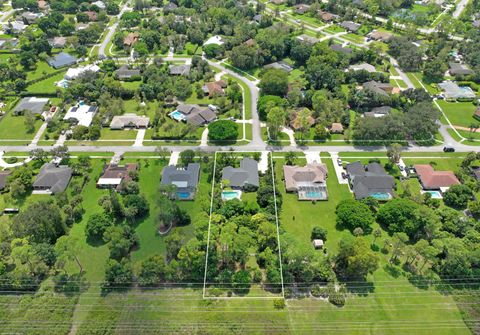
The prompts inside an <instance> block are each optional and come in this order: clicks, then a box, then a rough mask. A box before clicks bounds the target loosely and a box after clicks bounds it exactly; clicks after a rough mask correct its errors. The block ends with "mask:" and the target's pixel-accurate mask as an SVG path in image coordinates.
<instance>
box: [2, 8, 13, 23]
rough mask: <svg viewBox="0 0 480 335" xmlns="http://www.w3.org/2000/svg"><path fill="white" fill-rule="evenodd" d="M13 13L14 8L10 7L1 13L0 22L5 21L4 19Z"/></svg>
mask: <svg viewBox="0 0 480 335" xmlns="http://www.w3.org/2000/svg"><path fill="white" fill-rule="evenodd" d="M13 13H15V9H11V10H9V11H7V12H5V13H3V14H2V16H0V22H1V23H6V21H5V20H7V19H8V18H9V17H10V16H11V15H13Z"/></svg>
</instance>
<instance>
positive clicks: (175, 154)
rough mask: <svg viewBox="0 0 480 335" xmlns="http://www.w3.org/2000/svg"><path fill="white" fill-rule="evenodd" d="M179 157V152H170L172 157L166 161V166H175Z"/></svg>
mask: <svg viewBox="0 0 480 335" xmlns="http://www.w3.org/2000/svg"><path fill="white" fill-rule="evenodd" d="M179 157H180V151H174V152H172V155H171V156H170V160H169V161H168V165H177V163H178V158H179Z"/></svg>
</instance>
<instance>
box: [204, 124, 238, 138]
mask: <svg viewBox="0 0 480 335" xmlns="http://www.w3.org/2000/svg"><path fill="white" fill-rule="evenodd" d="M237 137H238V125H237V124H236V123H235V122H233V121H230V120H219V121H216V122H213V123H210V124H209V125H208V139H209V140H210V141H234V140H236V139H237Z"/></svg>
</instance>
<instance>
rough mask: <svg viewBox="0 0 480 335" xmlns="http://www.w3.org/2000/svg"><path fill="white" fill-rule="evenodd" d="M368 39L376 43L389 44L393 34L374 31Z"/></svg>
mask: <svg viewBox="0 0 480 335" xmlns="http://www.w3.org/2000/svg"><path fill="white" fill-rule="evenodd" d="M368 37H370V38H371V39H372V40H374V41H380V42H388V41H390V39H392V37H393V34H391V33H388V32H386V31H378V30H374V31H372V32H371V33H370V34H368Z"/></svg>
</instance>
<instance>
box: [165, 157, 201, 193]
mask: <svg viewBox="0 0 480 335" xmlns="http://www.w3.org/2000/svg"><path fill="white" fill-rule="evenodd" d="M199 178H200V164H198V163H190V164H188V165H187V168H186V169H183V168H178V167H176V166H173V165H169V166H166V167H164V168H163V171H162V182H161V185H163V186H167V185H174V186H175V198H176V199H178V200H193V199H194V198H195V193H196V191H197V185H198V181H199Z"/></svg>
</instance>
